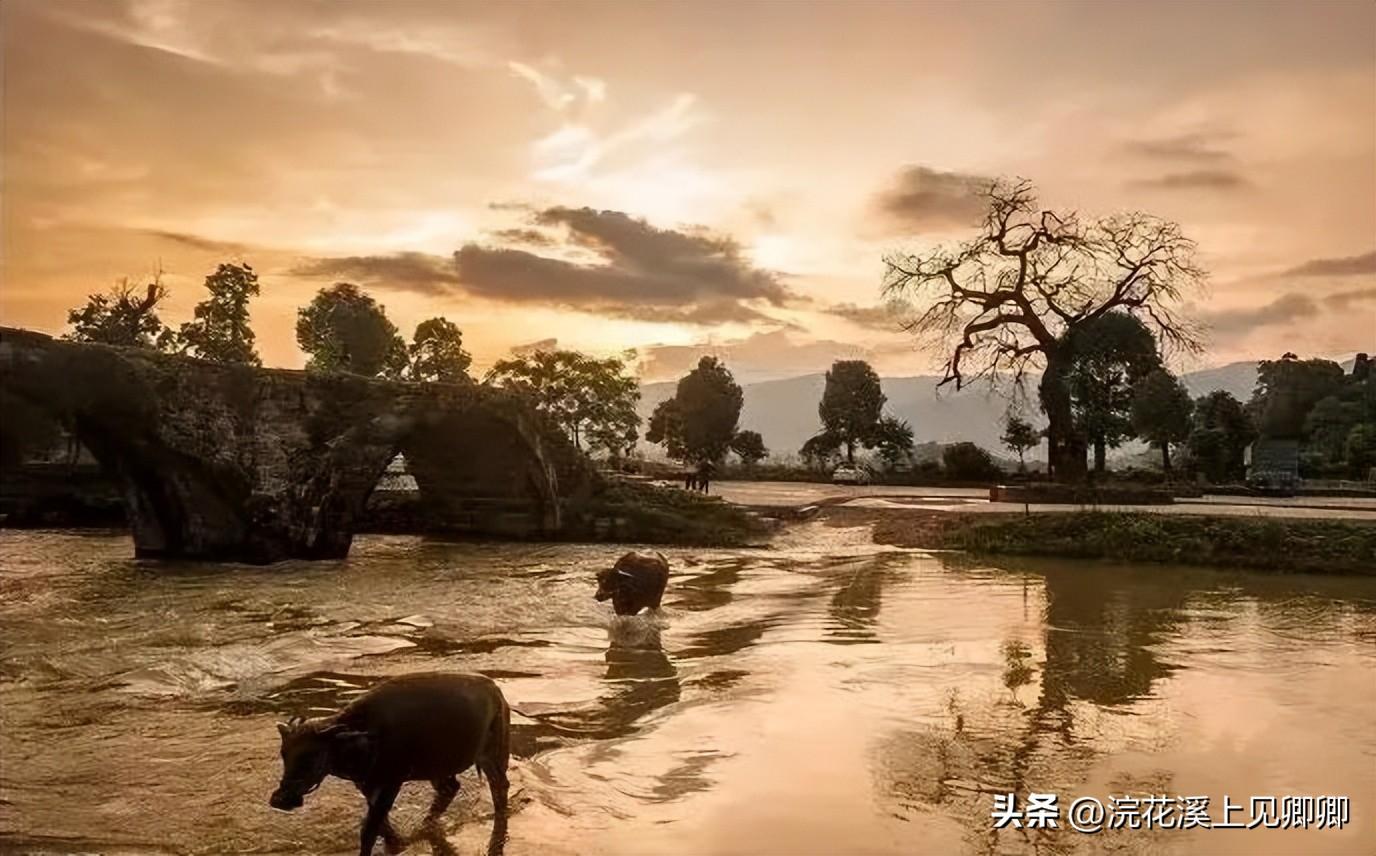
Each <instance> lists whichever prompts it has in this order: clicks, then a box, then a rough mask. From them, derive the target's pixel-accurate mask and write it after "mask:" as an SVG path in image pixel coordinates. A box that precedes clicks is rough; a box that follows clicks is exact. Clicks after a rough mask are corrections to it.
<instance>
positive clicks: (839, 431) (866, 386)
mask: <svg viewBox="0 0 1376 856" xmlns="http://www.w3.org/2000/svg"><path fill="white" fill-rule="evenodd" d="M884 401H885V398H884V393H883V391H882V390H881V389H880V386H879V375H877V374H875V373H874V369H873V368H871V367H870V364H869V363H867V362H865V361H864V360H837V361H836V362H835V363H832V366H831V369H830V370H828V371H827V381H826V388H825V389H824V390H823V391H822V401H821V403H820V404H818V405H817V412H818V414H819V415H820V416H821V417H822V429H823V430H824V431H825V432H826V433H828V434H830V435H832V436H834V437H836V438H837V439H839V440H840V442H841V445H842V446H843V447H844V448H845V450H846V462H847V463H849V464H852V465H853V464H854V463H855V447H856V446H857V445H864V446H866V447H870V446H873V445H874V432H875V428H876V427H877V426H878V424H879V419H880V417H881V415H882V413H883V409H884Z"/></svg>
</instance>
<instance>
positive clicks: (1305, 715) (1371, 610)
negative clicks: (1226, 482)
mask: <svg viewBox="0 0 1376 856" xmlns="http://www.w3.org/2000/svg"><path fill="white" fill-rule="evenodd" d="M623 549H624V548H620V547H613V546H580V545H540V544H452V543H442V542H433V541H425V540H421V539H417V538H409V537H368V538H361V539H359V540H358V541H357V542H356V544H355V547H354V551H353V554H352V556H351V557H350V558H349V559H348V560H347V561H343V562H336V563H289V564H285V565H279V566H275V567H271V568H252V567H227V566H204V565H185V566H183V565H176V564H154V563H141V562H136V561H134V560H131V559H129V558H127V557H128V556H129V555H130V554H131V553H132V547H131V545H130V542H129V540H128V539H127V538H126V537H124V536H122V535H114V534H110V535H99V534H75V533H58V532H14V531H6V532H3V533H0V632H2V633H3V648H0V850H3V851H4V852H55V853H74V852H101V853H190V854H225V853H322V854H333V853H350V852H353V851H354V850H356V846H357V845H356V843H355V842H356V830H357V823H358V820H359V818H360V816H361V806H362V800H361V799H360V798H359V797H358V796H357V793H356V792H355V791H354V790H353V788H352V787H351V786H349V785H348V784H347V783H344V782H339V781H335V780H330V781H329V782H327V783H326V784H325V785H324V786H323V787H322V788H321V789H320V790H319V791H318V792H317V793H316V794H314V795H313V796H311V797H310V798H309V800H308V801H307V804H306V806H305V808H303V809H301V810H299V811H297V812H295V813H293V814H283V813H280V812H274V811H272V810H271V809H269V808H268V806H267V796H268V794H269V792H270V791H271V790H272V788H273V787H274V785H275V784H276V781H277V778H278V775H279V773H280V769H279V762H278V759H277V736H276V731H275V729H274V727H273V723H274V722H275V721H277V720H279V719H282V718H285V717H287V716H289V715H291V714H295V713H302V714H308V715H309V714H314V713H321V712H326V711H332V710H334V709H336V708H338V707H339V706H340V705H342V704H344V703H345V702H347V701H348V700H349V699H350V698H351V697H352V696H354V695H356V694H357V693H359V692H361V691H363V690H364V689H365V688H366V687H368V686H369V685H371V684H372V683H374V682H376V681H378V680H380V679H382V678H385V677H387V676H389V675H394V674H399V673H403V672H409V671H418V670H433V669H459V670H469V671H480V672H484V673H486V674H488V675H491V676H492V677H494V678H496V679H497V680H498V682H499V683H500V684H501V685H502V687H503V689H504V691H505V692H506V695H507V697H508V699H509V700H510V701H511V702H512V703H513V705H515V706H516V707H517V708H519V709H520V710H521V711H523V712H524V713H525V714H529V715H530V716H532V717H535V718H527V717H523V716H517V717H516V722H515V726H514V733H513V746H514V750H515V753H516V758H515V761H514V769H513V774H512V782H513V801H514V809H513V814H512V816H511V820H510V823H509V826H508V830H507V833H508V835H509V838H508V839H507V840H506V841H505V842H503V841H501V840H500V839H495V840H492V841H490V840H489V831H490V829H491V828H492V823H491V820H492V819H491V807H490V803H489V802H488V800H487V796H486V793H485V791H486V789H485V787H484V786H483V785H482V784H480V783H479V782H478V781H477V780H476V779H474V778H473V776H472V774H466V775H465V776H464V777H463V786H464V790H463V793H462V794H461V796H460V798H459V800H457V801H456V802H455V804H454V807H453V808H451V809H450V811H449V813H448V815H447V816H446V819H445V827H444V831H443V837H440V838H434V837H432V840H430V841H417V842H415V843H414V844H413V849H412V851H410V852H416V853H426V852H430V850H431V848H434V850H435V852H448V853H461V854H476V853H483V852H485V851H486V850H487V849H488V848H489V847H492V849H493V850H499V849H501V847H502V845H503V843H504V846H505V852H506V853H507V854H514V856H521V855H522V854H541V856H543V854H574V853H579V854H583V853H587V854H592V853H598V854H601V853H607V854H657V853H658V854H735V853H741V854H745V853H767V854H795V853H818V854H843V853H865V854H870V853H875V854H887V853H893V854H917V853H934V854H935V853H940V854H950V853H1089V852H1108V851H1112V852H1115V853H1129V854H1134V853H1142V854H1146V853H1364V854H1370V853H1373V852H1376V818H1374V817H1373V813H1376V728H1373V725H1376V721H1374V720H1376V713H1374V712H1376V580H1359V579H1341V578H1327V577H1277V576H1258V575H1251V574H1244V573H1227V572H1218V571H1196V570H1185V569H1166V568H1159V567H1146V568H1129V567H1108V566H1103V565H1076V564H1073V563H1069V562H1055V561H1038V562H1010V563H1007V564H1006V565H1005V566H1004V567H1000V568H992V567H987V566H983V565H980V564H976V563H972V562H971V561H970V560H968V559H966V558H964V557H961V556H954V555H946V556H941V555H931V554H927V553H923V552H920V551H906V550H897V549H893V548H888V547H878V546H875V545H873V544H871V543H870V541H869V538H868V534H867V532H866V530H864V529H835V528H827V527H826V526H824V525H821V524H813V525H809V526H806V527H801V528H798V529H795V530H792V531H790V532H787V533H785V534H784V535H783V536H782V537H781V539H780V541H779V542H778V544H777V545H776V546H775V547H774V548H773V549H770V550H744V551H692V550H675V551H667V550H666V551H665V552H666V553H667V554H668V555H669V557H670V559H671V561H672V564H673V567H674V576H673V577H672V579H671V581H670V591H669V594H668V595H667V597H666V603H665V607H666V608H665V610H664V613H663V615H662V616H659V617H657V618H646V617H639V618H635V619H619V620H613V619H612V618H611V615H610V611H609V609H608V608H607V607H606V605H604V604H599V603H596V602H594V601H593V599H592V597H591V595H592V591H593V587H594V584H593V581H592V578H593V574H594V572H595V571H596V570H597V569H599V568H601V567H604V566H605V565H607V564H608V563H609V562H610V561H612V560H614V558H615V557H616V556H617V555H618V554H619V553H620V552H621V551H622V550H623ZM1006 791H1012V792H1016V793H1018V794H1020V795H1022V794H1026V793H1027V792H1028V791H1039V792H1054V793H1058V794H1059V795H1060V796H1061V806H1062V809H1064V808H1065V807H1066V805H1067V804H1068V803H1069V802H1070V800H1071V799H1073V798H1074V797H1078V796H1085V795H1093V796H1099V797H1101V798H1102V797H1105V796H1107V795H1110V794H1113V795H1118V794H1169V795H1209V796H1210V797H1211V800H1212V802H1213V804H1214V805H1215V807H1216V808H1215V809H1214V811H1213V813H1214V815H1215V817H1216V819H1217V817H1219V816H1220V810H1219V809H1218V808H1217V806H1219V805H1220V804H1221V801H1222V799H1223V796H1224V795H1225V794H1228V795H1230V796H1231V798H1232V799H1233V800H1234V801H1235V802H1236V801H1237V800H1238V799H1239V797H1242V798H1243V801H1244V802H1245V798H1246V797H1249V796H1252V795H1277V796H1280V795H1285V794H1303V795H1346V796H1349V797H1351V806H1352V808H1351V820H1350V821H1349V823H1348V824H1347V826H1346V828H1345V829H1343V830H1324V831H1319V830H1313V829H1311V830H1291V831H1277V830H1264V829H1261V830H1217V829H1215V830H1199V829H1194V830H1188V831H1180V830H1165V831H1151V832H1148V831H1143V830H1131V831H1129V830H1114V831H1110V832H1104V833H1100V834H1098V835H1088V834H1081V833H1077V832H1074V831H1073V830H1070V829H1067V828H1065V827H1064V821H1063V822H1062V828H1060V829H1057V830H1026V829H1023V830H1014V829H1004V830H999V831H994V830H993V829H992V828H991V827H992V823H991V820H990V812H991V808H992V800H993V794H994V793H1001V792H1006ZM428 801H429V789H428V787H427V786H423V785H419V784H415V785H408V786H407V788H406V789H405V790H404V791H403V793H402V798H401V799H400V800H399V801H398V806H397V808H396V809H395V810H394V813H393V817H394V818H395V819H396V820H397V821H398V824H397V825H398V826H399V827H400V828H401V829H402V830H403V832H405V831H407V830H409V829H411V828H412V827H414V826H415V825H416V824H417V822H418V821H419V819H420V817H421V815H422V812H423V809H424V806H425V805H426V804H427V803H428ZM379 852H381V848H379Z"/></svg>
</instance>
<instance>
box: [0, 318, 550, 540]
mask: <svg viewBox="0 0 1376 856" xmlns="http://www.w3.org/2000/svg"><path fill="white" fill-rule="evenodd" d="M0 387H3V389H4V391H5V393H6V394H7V395H15V396H19V397H22V398H24V399H26V400H28V401H30V402H32V403H34V404H37V405H38V406H40V407H42V408H43V409H45V410H47V411H48V412H50V413H52V414H54V415H55V416H57V417H59V418H60V419H61V420H63V422H64V423H65V424H66V425H68V426H69V427H70V428H71V429H72V430H74V431H75V433H76V435H77V437H78V438H79V439H80V440H81V442H82V443H83V444H84V445H85V446H86V447H87V448H89V449H90V450H91V452H92V453H93V454H94V455H95V456H96V458H97V459H99V460H100V462H101V463H102V465H103V466H104V467H105V468H106V469H107V470H108V471H109V472H110V473H111V474H112V475H114V476H115V477H116V478H117V479H118V481H119V483H120V486H121V490H122V493H123V495H124V500H125V506H126V511H127V513H128V518H129V522H130V525H131V527H132V529H133V535H134V543H135V547H136V550H137V554H138V555H139V556H147V557H154V556H162V557H185V558H196V559H218V560H230V561H245V562H254V563H266V562H273V561H278V560H281V559H288V558H304V559H322V558H340V557H343V556H345V555H346V554H347V553H348V550H349V545H350V543H351V541H352V538H353V533H354V528H355V525H356V522H357V520H358V518H359V516H360V514H361V513H362V512H363V509H364V505H365V503H366V502H367V499H368V496H369V495H370V494H371V493H372V490H373V488H374V486H375V485H376V484H377V481H378V479H379V478H380V477H381V475H382V473H383V471H384V470H385V468H386V467H387V464H388V463H389V462H390V461H391V460H392V459H393V458H394V457H395V456H396V455H397V454H398V453H403V454H405V456H406V460H407V463H408V467H409V469H410V471H411V473H412V475H414V476H415V478H416V482H417V485H418V486H419V488H420V495H421V501H422V503H423V504H424V506H425V508H426V512H427V515H428V516H429V517H431V518H432V519H435V520H436V521H437V522H438V523H440V524H441V525H442V526H443V527H444V528H447V529H451V530H458V531H468V532H475V533H481V534H492V535H502V536H518V537H530V536H535V537H542V536H546V537H547V536H552V535H554V534H556V533H557V532H558V530H559V528H560V511H559V508H560V503H559V485H558V477H557V475H556V467H555V465H554V458H555V457H556V455H555V448H554V447H558V446H559V444H560V443H561V442H562V438H561V437H556V436H554V435H553V434H552V433H551V432H550V431H549V430H548V429H546V428H545V427H544V423H543V422H542V421H541V420H540V419H539V417H538V415H537V414H535V413H534V412H533V411H532V410H531V409H530V408H529V406H528V405H526V404H525V403H524V402H522V401H521V400H519V399H517V398H515V397H513V396H511V395H510V394H508V393H506V392H503V391H501V390H495V389H491V388H488V387H484V386H481V385H478V384H464V385H451V384H412V383H401V382H395V381H385V380H378V379H373V378H364V377H360V376H357V375H348V374H324V373H314V372H302V371H291V370H285V369H258V368H252V367H247V366H234V365H225V364H220V363H212V362H207V361H204V360H197V359H193V358H190V357H184V356H176V355H169V354H160V353H156V352H152V351H146V350H140V349H133V348H113V347H107V346H102V345H90V344H77V343H73V342H66V341H62V340H56V339H53V338H51V337H49V336H46V335H44V334H41V333H35V332H32V331H28V330H19V329H13V328H7V327H0Z"/></svg>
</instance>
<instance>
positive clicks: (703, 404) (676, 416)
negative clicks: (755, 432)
mask: <svg viewBox="0 0 1376 856" xmlns="http://www.w3.org/2000/svg"><path fill="white" fill-rule="evenodd" d="M744 402H745V397H744V394H743V393H742V392H741V388H740V385H739V384H737V383H736V379H735V378H734V377H732V376H731V372H730V370H729V369H727V368H726V366H725V365H723V364H722V363H721V361H720V360H718V359H717V358H716V357H703V358H702V359H701V360H699V361H698V365H697V368H695V369H693V370H692V371H690V372H689V373H688V374H687V375H685V376H684V377H683V378H682V379H681V380H679V382H678V387H677V389H676V390H675V392H674V396H673V398H669V399H666V400H665V401H662V402H660V403H659V405H658V406H657V407H656V408H655V411H654V413H653V415H651V417H650V427H649V430H648V431H647V432H646V434H645V439H647V440H649V441H650V442H651V443H659V444H662V445H663V446H664V448H665V451H666V452H667V453H668V455H669V457H671V458H673V459H675V460H679V461H686V462H689V463H694V464H698V463H705V462H716V461H719V460H721V458H722V456H724V455H725V454H726V452H727V451H728V450H729V449H730V448H731V442H732V440H734V439H735V437H736V426H737V423H738V422H739V421H740V415H741V406H742V405H743V404H744Z"/></svg>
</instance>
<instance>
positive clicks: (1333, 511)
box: [712, 481, 1376, 521]
mask: <svg viewBox="0 0 1376 856" xmlns="http://www.w3.org/2000/svg"><path fill="white" fill-rule="evenodd" d="M712 493H713V494H715V495H717V496H720V497H722V498H723V499H725V500H727V501H729V502H735V503H739V504H741V505H752V506H762V507H774V508H794V507H799V506H804V505H816V504H818V503H827V504H834V505H843V506H846V507H849V508H893V509H904V508H911V509H921V510H926V511H964V512H977V513H994V512H1009V511H1013V512H1020V511H1022V510H1023V506H1022V504H1021V503H1012V502H990V501H989V491H988V490H986V489H984V488H964V487H907V486H889V485H865V486H850V485H831V484H819V483H813V482H732V481H722V482H713V483H712ZM1076 507H1078V506H1071V505H1032V506H1030V510H1032V511H1037V512H1046V511H1066V510H1068V509H1072V508H1076ZM1098 507H1099V508H1100V509H1102V510H1105V511H1150V512H1155V513H1161V514H1219V515H1243V516H1251V517H1304V518H1330V519H1347V520H1373V521H1376V498H1358V497H1330V496H1304V497H1289V498H1277V497H1236V496H1204V497H1201V498H1198V499H1178V500H1176V501H1175V503H1174V504H1172V505H1101V506H1098Z"/></svg>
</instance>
